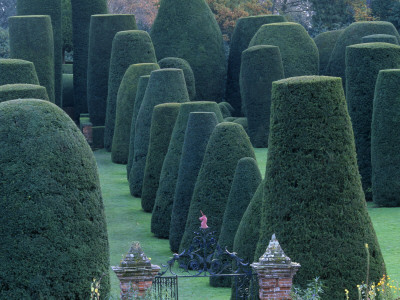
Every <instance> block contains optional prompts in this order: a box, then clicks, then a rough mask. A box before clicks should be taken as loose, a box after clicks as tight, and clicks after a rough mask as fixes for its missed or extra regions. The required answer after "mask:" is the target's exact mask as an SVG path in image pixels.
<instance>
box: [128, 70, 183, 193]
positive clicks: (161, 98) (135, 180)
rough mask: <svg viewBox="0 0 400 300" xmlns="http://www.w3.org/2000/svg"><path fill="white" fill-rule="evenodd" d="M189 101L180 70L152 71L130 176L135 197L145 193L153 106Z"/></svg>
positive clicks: (143, 105)
mask: <svg viewBox="0 0 400 300" xmlns="http://www.w3.org/2000/svg"><path fill="white" fill-rule="evenodd" d="M187 101H189V95H188V92H187V89H186V84H185V78H184V76H183V71H182V70H181V69H161V70H156V71H153V72H151V74H150V79H149V83H148V85H147V88H146V92H145V94H144V97H143V101H142V104H141V106H140V109H139V113H138V116H137V120H136V125H135V140H134V152H133V159H132V167H131V172H130V175H129V189H130V191H131V195H132V196H135V197H140V195H141V193H142V185H143V176H144V168H145V166H146V156H147V151H148V149H149V140H150V125H151V115H152V113H153V108H154V106H156V105H157V104H162V103H170V102H176V103H183V102H187Z"/></svg>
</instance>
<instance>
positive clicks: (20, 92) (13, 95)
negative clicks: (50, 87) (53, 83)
mask: <svg viewBox="0 0 400 300" xmlns="http://www.w3.org/2000/svg"><path fill="white" fill-rule="evenodd" d="M29 98H31V99H41V100H47V101H48V100H49V96H48V95H47V92H46V88H45V87H44V86H40V85H36V84H23V83H15V84H5V85H0V102H4V101H8V100H14V99H29Z"/></svg>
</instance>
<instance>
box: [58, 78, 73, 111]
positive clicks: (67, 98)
mask: <svg viewBox="0 0 400 300" xmlns="http://www.w3.org/2000/svg"><path fill="white" fill-rule="evenodd" d="M62 87H63V95H62V105H61V107H62V108H64V107H74V103H75V102H74V75H73V74H63V83H62Z"/></svg>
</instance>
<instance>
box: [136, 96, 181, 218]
mask: <svg viewBox="0 0 400 300" xmlns="http://www.w3.org/2000/svg"><path fill="white" fill-rule="evenodd" d="M180 106H181V104H180V103H165V104H159V105H156V106H155V107H154V110H153V116H152V119H151V127H150V141H149V150H148V152H147V157H146V166H145V168H144V176H143V186H142V202H141V203H142V208H143V210H144V211H145V212H150V213H151V212H152V211H153V206H154V200H155V199H156V193H157V189H158V184H159V181H160V174H161V169H162V165H163V162H164V158H165V155H166V154H167V151H168V145H169V141H170V140H171V135H172V130H173V129H174V125H175V121H176V118H177V117H178V113H179V107H180Z"/></svg>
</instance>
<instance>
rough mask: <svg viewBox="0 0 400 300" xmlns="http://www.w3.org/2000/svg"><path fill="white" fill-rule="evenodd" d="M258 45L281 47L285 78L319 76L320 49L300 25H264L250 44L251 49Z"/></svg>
mask: <svg viewBox="0 0 400 300" xmlns="http://www.w3.org/2000/svg"><path fill="white" fill-rule="evenodd" d="M257 45H273V46H278V47H279V50H280V52H281V57H282V63H283V69H284V72H285V77H293V76H300V75H315V74H318V71H319V66H318V65H319V57H318V56H319V54H318V48H317V46H316V45H315V43H314V40H313V39H312V38H311V37H310V36H309V35H308V33H307V31H306V30H305V29H304V27H303V26H301V25H300V24H297V23H292V22H281V23H272V24H266V25H263V26H261V27H260V29H259V30H258V31H257V32H256V34H255V35H254V36H253V38H252V39H251V41H250V43H249V47H252V46H257Z"/></svg>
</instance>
